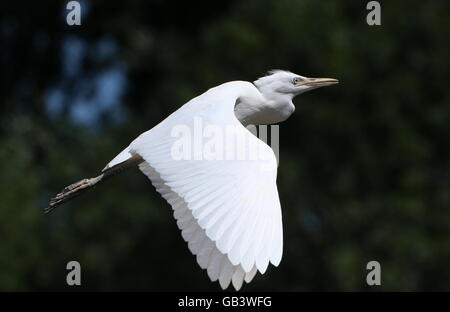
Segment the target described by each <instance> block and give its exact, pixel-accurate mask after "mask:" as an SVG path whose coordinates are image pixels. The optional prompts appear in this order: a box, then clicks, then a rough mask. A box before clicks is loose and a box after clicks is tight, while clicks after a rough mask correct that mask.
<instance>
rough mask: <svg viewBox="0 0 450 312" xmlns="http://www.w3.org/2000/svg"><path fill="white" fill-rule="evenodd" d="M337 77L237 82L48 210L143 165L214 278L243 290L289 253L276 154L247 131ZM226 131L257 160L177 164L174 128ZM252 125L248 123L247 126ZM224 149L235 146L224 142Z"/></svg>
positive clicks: (160, 128) (140, 140)
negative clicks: (198, 120) (285, 249)
mask: <svg viewBox="0 0 450 312" xmlns="http://www.w3.org/2000/svg"><path fill="white" fill-rule="evenodd" d="M336 83H338V81H337V80H336V79H331V78H307V77H303V76H300V75H297V74H294V73H291V72H288V71H281V70H276V71H271V72H269V74H268V75H267V76H264V77H262V78H259V79H257V80H256V81H254V83H250V82H245V81H232V82H228V83H224V84H222V85H219V86H217V87H214V88H212V89H210V90H208V91H207V92H205V93H203V94H201V95H200V96H198V97H196V98H194V99H192V100H190V101H189V102H187V103H186V104H184V105H183V106H182V107H180V108H179V109H178V110H177V111H175V112H174V113H173V114H171V115H170V116H169V117H167V118H166V119H165V120H163V121H162V122H161V123H159V124H158V125H157V126H155V127H154V128H152V129H151V130H149V131H147V132H144V133H143V134H141V135H140V136H139V137H137V138H136V139H135V140H134V141H133V142H132V143H131V144H130V145H129V146H128V147H127V148H125V149H124V150H123V151H122V152H121V153H119V154H118V155H117V156H116V157H115V158H114V159H113V160H112V161H111V162H110V163H109V164H108V165H107V166H106V167H105V168H104V169H103V171H102V173H101V175H100V176H98V177H96V178H91V179H84V180H81V181H79V182H77V183H74V184H72V185H70V186H68V187H66V188H65V189H64V190H63V191H62V192H61V193H59V194H58V195H57V196H56V197H55V198H53V199H52V200H51V201H50V205H49V207H48V208H47V209H46V212H49V211H51V210H52V209H53V208H55V207H56V206H58V205H60V204H61V203H63V202H65V201H67V200H68V199H70V198H72V197H74V196H77V195H79V194H80V193H82V192H83V191H84V190H87V189H89V188H91V187H92V186H94V185H96V184H97V183H99V182H100V181H103V180H104V179H105V178H107V177H109V176H111V175H114V174H116V173H118V172H120V171H122V170H124V169H126V168H130V167H135V166H138V167H139V169H140V170H141V171H142V172H143V173H144V174H145V175H147V176H148V178H149V179H150V180H151V183H152V184H153V186H154V187H155V188H156V190H157V191H158V192H159V193H160V194H161V195H162V197H163V198H164V199H166V200H167V202H168V203H169V204H170V205H171V206H172V208H173V212H174V217H175V219H176V220H177V224H178V227H179V228H180V230H181V234H182V236H183V238H184V240H185V241H186V242H187V243H188V247H189V250H190V251H191V252H192V254H194V255H195V256H196V258H197V262H198V264H199V265H200V267H201V268H202V269H206V270H207V273H208V276H209V278H210V279H211V281H217V280H218V281H219V283H220V286H221V287H222V288H223V289H225V288H227V287H228V286H229V284H230V283H232V284H233V286H234V288H235V289H236V290H239V289H240V288H241V286H242V284H243V281H244V280H245V281H246V282H247V283H249V282H250V281H251V280H252V279H253V277H254V276H255V274H256V273H257V271H259V272H260V273H261V274H264V273H265V271H266V269H267V266H268V264H269V262H270V263H272V264H273V265H274V266H278V264H279V263H280V261H281V256H282V249H283V233H282V220H281V208H280V201H279V198H278V191H277V186H276V175H277V162H276V159H275V155H274V153H273V151H272V149H271V148H270V147H269V146H267V145H266V144H265V143H264V142H262V141H261V140H259V139H258V138H257V137H256V136H254V135H252V134H251V133H250V132H249V131H248V130H247V129H246V128H245V127H244V126H246V125H250V124H253V125H261V124H274V123H279V122H281V121H284V120H286V119H287V118H288V117H289V116H290V115H291V114H292V113H293V112H294V110H295V107H294V105H293V103H292V99H293V98H294V97H295V96H296V95H299V94H301V93H303V92H305V91H309V90H312V89H315V88H318V87H322V86H328V85H332V84H336ZM195 118H201V120H202V121H203V123H207V124H211V125H214V126H216V128H217V127H218V128H219V129H220V128H221V127H222V128H223V127H225V126H230V125H233V126H235V128H236V129H237V132H238V134H241V135H242V136H243V137H245V138H246V140H247V141H246V142H247V143H245V144H246V145H245V146H244V148H245V149H246V150H247V151H248V150H250V151H251V149H258V151H259V153H260V154H259V155H260V156H262V157H258V158H256V159H247V158H246V159H207V160H205V159H202V158H195V157H194V158H192V159H186V158H182V159H175V158H174V156H173V146H174V144H175V142H176V140H177V137H174V135H173V132H172V131H173V129H174V128H175V127H177V126H179V125H185V126H186V127H187V128H188V129H192V128H194V127H195V125H194V121H193V120H194V119H195ZM243 125H244V126H243ZM224 148H225V149H228V148H230V145H226V144H225V143H224Z"/></svg>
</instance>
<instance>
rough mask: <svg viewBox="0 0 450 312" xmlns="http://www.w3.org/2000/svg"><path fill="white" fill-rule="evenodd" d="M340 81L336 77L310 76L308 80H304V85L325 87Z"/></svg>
mask: <svg viewBox="0 0 450 312" xmlns="http://www.w3.org/2000/svg"><path fill="white" fill-rule="evenodd" d="M338 83H339V80H337V79H334V78H308V80H307V81H306V82H303V83H302V85H303V86H309V87H325V86H331V85H334V84H338Z"/></svg>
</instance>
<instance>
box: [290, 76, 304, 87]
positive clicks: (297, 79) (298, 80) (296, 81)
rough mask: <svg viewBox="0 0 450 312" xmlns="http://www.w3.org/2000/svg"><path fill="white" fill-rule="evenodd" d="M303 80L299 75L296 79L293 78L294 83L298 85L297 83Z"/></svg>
mask: <svg viewBox="0 0 450 312" xmlns="http://www.w3.org/2000/svg"><path fill="white" fill-rule="evenodd" d="M302 81H303V79H301V78H299V77H295V78H294V79H292V84H294V85H296V84H299V83H300V82H302Z"/></svg>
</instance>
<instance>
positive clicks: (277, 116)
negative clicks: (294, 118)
mask: <svg viewBox="0 0 450 312" xmlns="http://www.w3.org/2000/svg"><path fill="white" fill-rule="evenodd" d="M294 110H295V106H294V104H293V103H292V96H291V95H290V94H278V95H276V96H275V95H267V96H266V95H265V94H262V97H260V98H254V97H248V98H246V97H242V98H240V99H239V101H238V103H237V104H236V106H235V115H236V117H237V118H238V120H239V121H240V122H241V123H242V124H243V125H245V126H246V125H249V124H253V125H269V124H276V123H279V122H282V121H284V120H286V119H287V118H288V117H289V116H290V115H291V114H292V113H293V112H294Z"/></svg>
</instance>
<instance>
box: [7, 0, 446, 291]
mask: <svg viewBox="0 0 450 312" xmlns="http://www.w3.org/2000/svg"><path fill="white" fill-rule="evenodd" d="M215 2H216V1H210V2H208V3H200V2H199V3H196V2H193V1H183V2H179V3H177V2H173V1H134V0H128V1H120V2H116V1H106V0H104V1H97V0H96V1H83V2H82V12H83V17H82V25H81V26H73V27H69V26H67V24H66V22H65V17H66V14H67V10H66V9H65V4H66V1H30V2H29V3H28V2H12V1H8V2H3V3H2V4H1V10H0V12H1V13H0V16H1V17H0V56H1V58H0V62H1V63H0V72H1V84H0V122H1V125H0V164H1V170H0V290H74V288H69V287H68V286H67V285H66V283H65V279H66V273H67V271H66V269H65V266H66V263H67V262H68V261H70V260H77V261H79V262H80V263H81V265H82V286H81V287H79V288H77V289H78V290H80V289H82V290H150V291H153V290H169V291H170V290H178V291H187V290H194V291H197V290H219V289H220V287H219V285H218V283H211V282H210V281H209V279H208V277H207V274H206V272H205V271H202V270H201V269H200V268H199V267H198V265H197V264H196V262H195V259H194V257H193V256H191V254H190V252H189V251H188V249H187V246H186V245H185V243H184V241H183V239H182V238H181V235H180V233H179V230H178V229H177V226H176V223H175V221H174V220H173V217H172V212H171V209H170V207H169V205H168V204H166V203H165V202H164V200H162V199H161V198H160V196H159V195H158V194H157V193H156V191H155V190H154V189H153V188H152V186H151V185H150V182H149V181H148V180H147V178H146V177H145V176H144V175H142V174H141V173H140V172H139V171H137V170H134V171H130V172H126V173H124V174H123V175H120V176H118V177H116V178H115V179H113V180H111V181H109V182H107V183H105V184H103V185H101V186H99V187H97V188H96V189H95V192H90V193H88V194H86V195H84V196H82V197H81V198H78V199H76V200H74V201H73V202H71V203H69V204H67V205H65V206H63V207H61V208H60V209H58V210H57V211H55V212H54V213H52V214H50V215H44V214H43V208H44V207H45V206H46V204H47V202H48V200H49V198H50V197H51V196H52V195H54V193H55V192H57V191H59V190H60V189H61V188H62V187H63V186H65V185H67V184H70V183H72V182H74V181H76V180H78V179H80V178H84V177H90V176H94V175H96V174H97V173H98V172H99V170H101V169H102V168H103V167H104V166H105V165H106V163H107V162H108V161H109V160H111V159H112V158H113V157H114V156H115V155H116V154H117V153H118V152H119V151H121V150H122V148H124V147H125V146H127V145H128V143H129V142H131V140H132V139H134V138H135V137H136V136H137V135H139V134H140V133H141V132H143V131H145V130H147V129H149V128H151V127H153V126H154V125H156V124H157V123H158V122H159V121H161V120H162V119H163V118H164V117H166V116H167V115H168V114H169V113H171V112H172V111H174V110H175V109H177V108H178V107H179V106H180V105H181V104H183V103H185V102H186V101H187V100H189V99H190V98H192V97H194V96H196V95H198V94H199V93H202V92H203V91H205V90H207V89H208V88H210V87H212V86H215V85H218V84H220V83H222V82H226V81H230V80H238V79H239V80H250V81H252V80H254V79H255V78H257V77H258V76H260V75H262V74H264V72H265V71H267V70H270V69H273V68H281V69H288V70H291V71H293V72H295V73H298V74H301V75H305V76H310V77H321V76H325V77H334V78H338V79H339V80H340V81H341V83H340V84H339V85H338V86H334V87H330V88H324V89H320V90H317V91H313V92H310V93H307V94H304V95H302V96H300V97H298V98H296V99H295V102H294V103H295V104H296V107H297V108H296V112H295V114H294V115H293V116H292V117H291V118H290V119H289V120H288V121H286V122H284V123H282V124H281V125H280V136H281V144H280V157H281V159H280V168H279V173H278V187H279V193H280V198H281V204H282V209H283V221H284V238H285V239H284V242H285V245H284V255H283V260H282V262H281V264H280V266H279V267H278V268H276V269H275V268H273V267H271V268H270V269H269V270H268V272H267V273H266V274H265V275H264V276H261V275H258V276H257V277H256V278H255V280H254V282H252V283H251V284H250V285H246V286H245V287H244V288H243V289H244V290H253V291H259V290H264V291H271V290H276V291H303V290H306V291H322V290H325V291H357V290H386V291H394V290H395V291H416V290H450V268H449V263H450V158H449V152H450V141H449V137H450V123H449V121H450V101H449V97H448V90H449V88H450V84H449V82H450V81H449V72H450V70H449V67H450V61H449V60H450V43H449V42H450V40H449V39H450V36H449V35H450V2H449V1H446V0H443V1H437V0H434V1H381V7H382V25H381V26H368V25H367V24H366V15H367V13H368V11H367V10H366V7H365V6H366V3H367V1H317V0H298V1H287V0H271V1H269V0H268V1H261V0H253V1H235V2H227V1H217V2H220V5H219V6H217V4H215ZM69 43H72V44H74V43H75V46H76V45H77V44H78V46H82V50H83V51H84V52H83V53H82V55H81V54H80V53H78V52H77V51H79V50H77V49H73V45H70V44H69ZM67 46H69V47H72V48H70V49H67ZM64 47H66V48H64ZM73 60H75V61H73ZM111 69H115V70H116V72H119V77H121V79H122V82H121V83H122V87H123V88H122V91H123V93H121V94H120V96H116V97H115V99H113V100H108V99H107V96H108V94H110V93H112V94H113V93H114V92H115V91H114V90H113V89H117V88H118V87H117V85H115V84H111V85H109V86H108V85H106V87H105V89H103V91H101V90H99V86H98V83H97V81H98V80H99V79H100V78H99V77H102V75H103V74H104V75H109V74H110V73H111ZM113 72H114V71H113ZM119 80H120V79H119ZM55 90H59V91H58V92H59V93H57V94H59V100H58V101H56V100H54V98H53V101H54V102H57V103H59V104H58V105H59V106H58V107H57V109H55V108H54V107H53V108H52V106H51V105H50V104H49V102H51V99H52V95H53V96H54V94H55V93H54V92H55ZM105 90H106V91H105ZM119 93H120V92H119ZM77 101H78V104H76V103H77ZM108 101H109V102H108ZM80 102H81V103H88V104H86V105H85V106H84V108H82V109H81V113H82V115H83V114H84V115H83V116H84V117H83V118H77V117H76V116H77V115H76V109H77V105H79V103H80ZM102 103H109V106H106V108H101V107H103V106H102V105H103V104H102ZM111 103H112V104H111ZM99 107H100V108H99ZM74 116H75V117H74ZM86 116H87V117H86ZM370 260H377V261H379V262H380V263H381V266H382V286H378V287H375V288H370V287H368V286H367V285H366V282H365V279H366V273H367V271H366V269H365V266H366V263H367V262H368V261H370Z"/></svg>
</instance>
